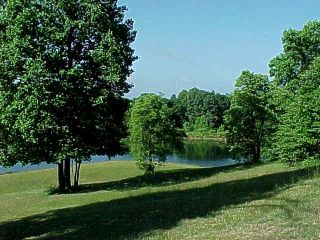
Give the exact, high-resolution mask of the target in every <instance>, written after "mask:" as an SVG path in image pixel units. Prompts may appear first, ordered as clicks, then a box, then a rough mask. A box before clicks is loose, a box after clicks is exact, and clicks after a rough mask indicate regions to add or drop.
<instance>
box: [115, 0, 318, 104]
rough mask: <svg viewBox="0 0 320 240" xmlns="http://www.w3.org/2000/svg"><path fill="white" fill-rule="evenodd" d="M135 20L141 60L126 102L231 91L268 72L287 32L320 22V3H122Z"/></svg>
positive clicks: (151, 0) (227, 0) (218, 0)
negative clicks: (192, 91) (144, 96)
mask: <svg viewBox="0 0 320 240" xmlns="http://www.w3.org/2000/svg"><path fill="white" fill-rule="evenodd" d="M119 5H126V6H127V7H128V11H127V14H126V17H130V18H132V19H133V20H134V21H135V25H134V28H135V30H137V32H138V33H137V38H136V41H135V43H134V44H133V48H134V49H135V50H136V54H137V55H138V56H139V59H138V60H137V61H136V62H135V64H134V69H135V73H134V74H133V75H132V77H131V78H130V79H129V81H130V82H132V83H133V84H134V86H135V87H134V88H133V89H132V90H131V92H130V93H129V94H128V95H127V97H130V98H131V97H136V96H139V95H140V94H141V93H143V92H155V93H157V92H162V93H164V94H165V96H167V97H169V96H170V95H171V94H173V93H177V92H180V91H181V90H182V89H189V88H191V87H193V86H196V87H198V88H201V89H206V90H210V91H211V90H215V91H216V92H221V93H226V92H229V93H230V92H232V90H233V84H234V81H235V79H236V78H237V77H238V76H239V74H240V72H241V71H242V70H244V69H248V70H251V71H254V72H258V73H265V74H267V73H268V62H269V60H270V59H271V58H272V57H274V56H276V55H277V54H279V53H280V52H281V51H282V47H281V35H282V32H283V31H284V30H285V29H289V28H295V29H300V28H302V27H303V25H304V24H305V23H306V22H308V21H310V20H316V19H319V17H320V14H319V9H320V1H319V0H301V1H296V0H291V1H289V0H288V1H284V0H283V1H281V0H267V1H262V0H259V1H258V0H255V1H253V0H252V1H249V0H236V1H232V0H119Z"/></svg>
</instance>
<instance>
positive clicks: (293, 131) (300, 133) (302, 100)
mask: <svg viewBox="0 0 320 240" xmlns="http://www.w3.org/2000/svg"><path fill="white" fill-rule="evenodd" d="M300 81H301V82H304V85H303V86H301V87H300V89H299V90H298V91H297V92H296V93H295V94H294V97H292V98H290V99H291V102H290V103H288V105H287V106H286V108H285V110H286V112H285V113H283V114H282V115H281V116H280V118H279V119H280V121H279V122H280V124H279V128H278V131H277V132H276V134H275V136H274V138H273V141H274V143H275V144H274V148H273V151H272V154H273V157H276V158H278V159H281V160H284V161H288V162H292V163H294V162H298V161H302V160H306V159H308V158H319V156H320V108H319V103H320V88H319V86H320V58H317V59H316V60H315V62H314V63H313V64H311V66H310V67H309V69H308V70H307V71H306V72H304V73H303V74H301V75H300Z"/></svg>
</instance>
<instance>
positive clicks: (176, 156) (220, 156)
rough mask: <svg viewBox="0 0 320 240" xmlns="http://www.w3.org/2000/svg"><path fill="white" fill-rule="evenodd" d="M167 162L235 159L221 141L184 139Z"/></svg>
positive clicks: (208, 163) (216, 163) (215, 163)
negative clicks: (179, 149)
mask: <svg viewBox="0 0 320 240" xmlns="http://www.w3.org/2000/svg"><path fill="white" fill-rule="evenodd" d="M110 160H116V161H122V160H133V158H132V156H131V154H129V153H128V154H125V155H118V156H115V157H112V158H111V159H110ZM104 161H109V159H108V157H106V156H93V157H92V158H91V161H90V162H91V163H92V162H93V163H94V162H104ZM167 162H169V163H181V164H188V165H195V166H202V167H219V166H226V165H232V164H236V163H237V161H236V160H234V159H232V155H231V153H230V151H229V148H228V147H227V146H226V144H225V143H223V142H216V141H208V140H197V141H186V142H185V144H184V149H183V150H181V151H179V152H176V153H172V154H169V155H167ZM54 167H56V164H47V163H42V164H38V165H25V166H22V165H19V164H18V165H16V166H14V167H10V168H5V167H1V166H0V174H3V173H10V172H20V171H29V170H39V169H47V168H54Z"/></svg>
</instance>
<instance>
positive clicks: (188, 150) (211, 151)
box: [177, 141, 232, 161]
mask: <svg viewBox="0 0 320 240" xmlns="http://www.w3.org/2000/svg"><path fill="white" fill-rule="evenodd" d="M177 156H178V157H179V158H181V159H190V160H191V159H193V160H209V161H211V160H222V159H229V158H231V157H232V156H231V154H230V152H229V148H228V147H227V146H226V144H224V143H219V142H213V141H187V142H185V144H184V151H182V152H179V153H177Z"/></svg>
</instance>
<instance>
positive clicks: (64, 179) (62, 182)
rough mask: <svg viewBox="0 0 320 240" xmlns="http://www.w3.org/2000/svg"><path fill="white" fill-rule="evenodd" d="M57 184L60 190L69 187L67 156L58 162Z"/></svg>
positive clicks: (68, 162) (68, 160)
mask: <svg viewBox="0 0 320 240" xmlns="http://www.w3.org/2000/svg"><path fill="white" fill-rule="evenodd" d="M58 185H59V189H60V190H67V189H70V188H71V179H70V159H69V158H67V159H65V160H63V161H62V162H60V163H58Z"/></svg>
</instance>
